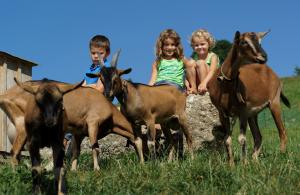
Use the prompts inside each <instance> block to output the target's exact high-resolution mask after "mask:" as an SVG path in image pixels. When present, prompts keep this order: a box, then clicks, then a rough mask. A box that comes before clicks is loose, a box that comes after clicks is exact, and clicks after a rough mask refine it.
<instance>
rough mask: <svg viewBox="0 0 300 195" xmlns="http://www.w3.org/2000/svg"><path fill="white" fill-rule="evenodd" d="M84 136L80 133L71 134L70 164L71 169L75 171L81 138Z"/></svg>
mask: <svg viewBox="0 0 300 195" xmlns="http://www.w3.org/2000/svg"><path fill="white" fill-rule="evenodd" d="M83 138H84V136H82V135H76V134H73V136H72V141H71V144H72V160H71V162H72V166H71V171H76V170H77V163H78V157H79V154H80V145H81V142H82V140H83Z"/></svg>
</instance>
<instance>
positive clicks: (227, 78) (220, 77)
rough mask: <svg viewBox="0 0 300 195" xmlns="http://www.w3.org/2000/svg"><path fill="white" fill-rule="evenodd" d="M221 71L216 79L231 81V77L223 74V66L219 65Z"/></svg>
mask: <svg viewBox="0 0 300 195" xmlns="http://www.w3.org/2000/svg"><path fill="white" fill-rule="evenodd" d="M220 70H221V71H220V72H221V76H218V80H219V81H224V80H225V81H232V79H231V78H229V77H227V76H226V75H225V74H224V72H223V66H221V69H220Z"/></svg>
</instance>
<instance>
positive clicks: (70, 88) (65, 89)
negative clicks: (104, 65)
mask: <svg viewBox="0 0 300 195" xmlns="http://www.w3.org/2000/svg"><path fill="white" fill-rule="evenodd" d="M83 82H84V80H82V81H81V82H79V83H77V84H74V85H64V86H61V87H59V90H60V92H61V93H62V94H63V95H64V94H66V93H68V92H70V91H73V90H74V89H77V88H78V87H80V86H82V84H83Z"/></svg>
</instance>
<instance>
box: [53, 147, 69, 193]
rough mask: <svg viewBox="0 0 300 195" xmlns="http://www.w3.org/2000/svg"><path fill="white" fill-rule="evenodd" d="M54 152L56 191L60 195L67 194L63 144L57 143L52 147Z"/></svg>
mask: <svg viewBox="0 0 300 195" xmlns="http://www.w3.org/2000/svg"><path fill="white" fill-rule="evenodd" d="M52 150H53V165H54V177H55V190H56V192H58V194H65V193H66V191H67V190H66V184H65V171H64V167H63V165H64V156H65V151H64V146H63V143H57V144H53V145H52Z"/></svg>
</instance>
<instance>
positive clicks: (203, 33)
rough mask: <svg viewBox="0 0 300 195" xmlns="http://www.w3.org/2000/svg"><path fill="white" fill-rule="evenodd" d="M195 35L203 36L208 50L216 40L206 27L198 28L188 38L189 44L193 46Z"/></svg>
mask: <svg viewBox="0 0 300 195" xmlns="http://www.w3.org/2000/svg"><path fill="white" fill-rule="evenodd" d="M195 37H197V38H204V39H205V40H206V41H207V42H208V44H209V51H211V50H212V49H213V48H214V47H215V45H216V40H215V39H214V37H213V36H212V35H211V34H210V33H209V32H208V31H207V30H206V29H199V30H196V31H194V32H193V33H192V37H191V39H190V43H191V46H193V39H194V38H195Z"/></svg>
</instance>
